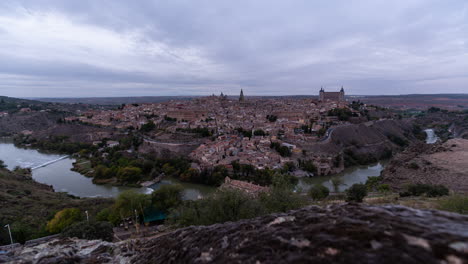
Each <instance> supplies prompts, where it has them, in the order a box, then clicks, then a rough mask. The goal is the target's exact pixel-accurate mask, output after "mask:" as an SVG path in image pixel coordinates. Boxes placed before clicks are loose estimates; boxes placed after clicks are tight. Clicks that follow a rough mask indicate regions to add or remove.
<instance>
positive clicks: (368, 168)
mask: <svg viewBox="0 0 468 264" xmlns="http://www.w3.org/2000/svg"><path fill="white" fill-rule="evenodd" d="M386 163H387V161H380V162H377V163H374V164H371V165H365V166H353V167H349V168H346V169H345V170H344V171H342V172H340V173H338V174H334V175H330V176H315V177H310V178H301V179H300V180H299V183H298V185H297V189H299V190H301V191H307V190H309V189H310V187H312V186H313V185H315V184H321V185H323V186H325V187H327V188H328V189H330V190H331V191H333V190H334V187H333V184H332V179H334V178H336V179H339V180H340V182H341V183H342V184H341V185H340V186H339V188H338V191H340V192H342V191H344V190H346V189H348V188H349V187H351V185H353V184H355V183H365V182H366V181H367V178H369V177H370V176H380V172H381V171H382V170H383V169H384V167H385V164H386Z"/></svg>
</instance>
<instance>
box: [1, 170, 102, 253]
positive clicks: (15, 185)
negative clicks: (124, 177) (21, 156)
mask: <svg viewBox="0 0 468 264" xmlns="http://www.w3.org/2000/svg"><path fill="white" fill-rule="evenodd" d="M110 204H111V200H109V199H101V198H93V199H88V198H86V199H78V198H73V197H71V196H68V195H67V194H65V193H56V192H54V191H53V189H52V187H51V186H48V185H45V184H41V183H38V182H36V181H34V180H33V179H32V178H31V177H30V176H27V175H26V176H25V175H20V174H16V173H13V172H10V171H9V170H6V169H0V226H4V225H5V224H10V225H12V227H13V228H14V227H15V226H18V225H21V226H22V227H23V229H24V228H25V229H27V230H29V231H28V232H30V233H29V234H27V236H29V237H28V239H30V238H34V237H36V236H41V235H43V234H41V229H43V228H44V226H45V224H46V222H47V220H48V219H49V218H51V217H52V216H53V215H54V214H55V213H56V212H57V211H60V210H62V209H64V208H70V207H77V208H80V209H82V210H88V211H89V212H90V215H95V213H97V212H98V211H99V210H101V209H102V208H104V207H106V206H109V205H110ZM8 242H9V239H8V234H6V232H5V229H4V228H1V229H0V245H2V244H5V243H8Z"/></svg>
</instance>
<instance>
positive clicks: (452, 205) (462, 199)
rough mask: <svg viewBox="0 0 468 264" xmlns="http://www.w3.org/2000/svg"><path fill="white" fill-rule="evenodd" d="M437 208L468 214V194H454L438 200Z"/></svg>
mask: <svg viewBox="0 0 468 264" xmlns="http://www.w3.org/2000/svg"><path fill="white" fill-rule="evenodd" d="M439 209H440V210H445V211H449V212H454V213H459V214H468V196H463V195H455V196H451V197H449V198H448V199H446V200H442V201H440V202H439Z"/></svg>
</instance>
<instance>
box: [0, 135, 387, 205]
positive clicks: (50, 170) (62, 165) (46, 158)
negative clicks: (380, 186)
mask: <svg viewBox="0 0 468 264" xmlns="http://www.w3.org/2000/svg"><path fill="white" fill-rule="evenodd" d="M60 157H63V155H61V154H56V153H47V152H39V151H37V150H35V149H24V148H18V147H16V146H15V145H14V144H13V143H12V142H11V141H8V140H1V141H0V160H3V161H4V162H5V164H6V165H7V167H8V168H9V169H13V168H14V167H16V166H20V167H23V168H32V167H36V166H39V165H41V164H44V163H46V162H50V161H53V160H56V159H59V158H60ZM74 161H75V160H74V159H73V158H65V159H62V160H59V161H57V162H55V163H52V164H49V165H47V166H45V167H40V168H37V169H35V170H33V171H32V177H33V179H34V180H36V181H38V182H41V183H44V184H48V185H52V186H53V188H54V190H55V191H57V192H67V193H69V194H72V195H75V196H79V197H116V196H117V195H118V194H119V193H121V192H123V191H125V190H130V189H132V190H136V191H138V192H141V193H151V192H152V191H153V190H157V189H159V188H160V187H161V186H162V185H165V184H180V185H182V187H183V188H184V198H185V199H188V200H195V199H198V198H200V197H204V196H206V195H209V194H210V193H213V192H214V191H215V190H216V188H214V187H210V186H206V185H201V184H191V183H184V182H180V181H179V180H178V179H174V178H169V179H164V180H163V181H162V182H160V183H157V184H154V185H151V186H149V188H146V187H145V188H131V187H124V186H112V185H100V184H94V183H93V182H92V179H91V178H88V177H85V176H83V175H81V174H80V173H78V172H75V171H72V170H70V169H71V168H72V163H73V162H74ZM384 165H385V162H379V163H376V164H372V165H369V166H357V167H352V168H347V169H345V170H344V171H343V172H341V173H339V174H335V175H332V176H318V177H312V178H302V179H300V180H299V184H298V188H300V189H302V190H303V191H306V190H308V189H309V188H310V186H312V185H314V184H317V183H319V184H323V185H324V186H326V187H328V188H329V189H330V190H333V185H332V183H331V180H332V179H333V178H339V179H341V181H342V182H343V185H341V186H340V188H339V189H340V191H343V190H345V189H347V188H349V187H350V186H351V185H353V184H355V183H364V182H365V181H366V180H367V178H368V177H369V176H379V175H380V172H381V171H382V170H383V168H384Z"/></svg>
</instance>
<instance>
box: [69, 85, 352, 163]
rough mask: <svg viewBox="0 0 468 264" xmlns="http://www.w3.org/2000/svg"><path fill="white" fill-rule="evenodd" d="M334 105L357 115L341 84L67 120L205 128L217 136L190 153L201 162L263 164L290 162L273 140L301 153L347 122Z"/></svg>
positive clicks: (96, 112)
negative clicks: (288, 94) (303, 94)
mask: <svg viewBox="0 0 468 264" xmlns="http://www.w3.org/2000/svg"><path fill="white" fill-rule="evenodd" d="M335 108H346V109H348V110H350V111H353V112H355V114H356V116H358V115H359V112H358V111H355V110H353V109H351V108H349V106H348V102H347V101H346V100H345V99H344V89H343V88H342V89H341V91H339V92H325V91H324V90H323V89H321V90H320V96H319V98H318V99H313V98H300V99H293V98H271V99H262V98H259V99H246V98H245V97H244V94H243V91H241V95H240V96H239V98H238V99H237V98H229V97H227V96H225V95H223V94H221V95H220V96H214V95H213V96H208V97H202V98H196V99H193V100H187V101H169V102H163V103H156V104H129V105H125V106H123V107H121V108H120V109H117V110H94V111H88V112H84V113H81V115H79V116H74V117H68V118H66V121H80V122H84V123H89V124H94V125H99V126H113V127H115V128H117V129H140V128H141V127H142V126H143V125H145V124H147V123H148V122H153V123H154V124H155V125H156V127H157V130H156V131H158V132H159V133H160V132H161V131H164V132H167V133H177V132H178V131H184V132H187V131H188V132H190V131H193V129H196V128H203V129H206V130H207V131H209V132H210V134H211V135H213V136H212V137H210V138H209V139H207V140H206V142H205V143H204V144H201V145H200V146H199V147H198V148H196V149H195V150H194V151H193V152H192V153H191V154H190V157H191V158H192V159H193V160H195V161H197V162H198V163H199V164H200V165H201V167H210V166H216V165H226V166H228V165H229V164H231V163H232V162H233V161H238V162H240V163H243V164H252V165H254V166H255V167H257V168H259V169H262V168H266V167H268V168H277V167H281V166H283V165H284V164H285V163H286V162H290V161H292V160H291V158H290V157H288V156H281V155H280V154H279V153H278V152H277V151H276V150H275V149H274V148H271V143H272V142H278V143H279V144H281V146H286V147H288V148H289V149H290V151H291V153H293V154H294V153H297V154H300V153H301V152H302V150H301V149H300V148H299V147H297V146H298V145H300V144H301V142H319V141H320V140H324V137H327V133H326V131H327V129H330V128H331V127H333V126H338V125H342V124H346V123H347V121H340V120H339V119H338V118H337V116H331V115H329V111H330V110H332V109H335ZM154 133H156V132H154ZM320 159H323V158H322V157H317V166H321V164H320Z"/></svg>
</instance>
